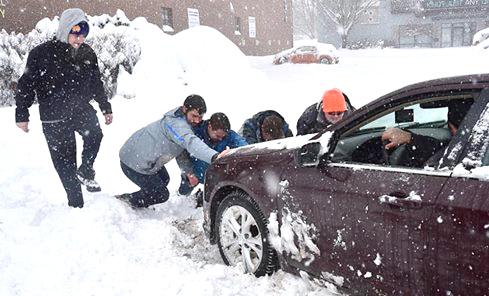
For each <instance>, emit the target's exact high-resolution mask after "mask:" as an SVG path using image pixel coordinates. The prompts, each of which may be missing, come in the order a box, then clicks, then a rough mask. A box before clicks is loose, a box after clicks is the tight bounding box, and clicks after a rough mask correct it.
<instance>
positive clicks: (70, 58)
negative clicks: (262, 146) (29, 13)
mask: <svg viewBox="0 0 489 296" xmlns="http://www.w3.org/2000/svg"><path fill="white" fill-rule="evenodd" d="M88 33H89V25H88V21H87V18H86V16H85V14H84V12H83V11H82V10H81V9H77V8H73V9H68V10H65V11H64V12H63V14H62V15H61V18H60V21H59V28H58V31H57V33H56V38H55V39H53V40H51V41H48V42H46V43H43V44H41V45H39V46H37V47H35V48H34V49H33V50H32V51H31V52H30V53H29V56H28V60H27V64H26V70H25V72H24V74H23V75H22V77H21V78H20V79H19V82H18V88H17V93H16V106H17V108H16V123H17V126H18V127H19V128H21V129H22V130H23V131H25V132H28V122H29V111H28V108H29V107H30V106H31V105H32V104H33V102H34V100H35V98H36V97H37V100H38V102H39V109H40V117H41V121H42V128H43V133H44V135H45V138H46V141H47V144H48V147H49V151H50V154H51V158H52V161H53V165H54V167H55V169H56V171H57V173H58V175H59V177H60V179H61V182H62V184H63V186H64V189H65V190H66V193H67V196H68V205H69V206H72V207H78V208H81V207H83V205H84V201H83V196H82V190H81V185H85V186H86V188H87V190H88V191H100V190H101V189H100V186H99V185H98V183H97V182H96V181H95V171H94V169H93V164H94V161H95V158H96V156H97V153H98V150H99V147H100V143H101V141H102V137H103V135H102V131H101V128H100V125H99V122H98V119H97V117H96V111H95V110H94V108H93V107H92V105H91V104H90V101H91V100H95V101H96V102H97V103H98V104H99V107H100V109H101V111H102V113H103V114H104V117H105V123H106V124H110V123H111V122H112V119H113V117H112V109H111V104H110V103H109V102H108V100H107V97H106V95H105V93H104V89H103V85H102V81H101V75H100V71H99V68H98V64H97V57H96V55H95V53H94V52H93V50H92V49H91V48H90V46H88V45H87V44H85V43H84V41H85V37H86V36H87V35H88ZM353 110H354V108H353V106H352V105H351V104H350V102H349V99H348V97H347V96H346V95H345V94H343V93H342V92H341V91H340V90H338V89H330V90H327V91H326V92H325V93H324V94H323V96H322V99H321V100H320V102H318V103H315V104H313V105H311V106H309V107H308V108H307V109H306V110H305V111H304V113H303V114H302V116H301V117H300V118H299V120H298V122H297V135H305V134H311V133H316V132H319V131H321V130H323V129H324V128H326V127H327V126H329V125H330V124H333V123H336V122H338V121H339V120H341V119H342V118H343V117H344V116H345V115H346V114H348V113H349V112H352V111H353ZM206 111H207V107H206V104H205V101H204V99H203V98H202V97H201V96H199V95H190V96H188V97H186V98H185V100H184V102H183V104H182V106H178V107H176V108H174V109H172V110H170V111H168V112H167V113H166V114H165V115H164V116H163V117H162V118H161V119H159V120H157V121H155V122H153V123H150V124H149V125H147V126H145V127H143V128H141V129H140V130H138V131H136V132H135V133H134V134H133V135H132V136H131V137H130V138H129V139H128V140H127V141H126V142H125V144H124V145H123V146H122V148H121V149H120V152H119V157H120V166H121V169H122V171H123V173H124V174H125V175H126V176H127V178H129V179H130V180H131V181H132V182H133V183H135V184H136V185H137V186H138V187H139V188H140V190H139V191H137V192H134V193H126V194H121V195H118V196H117V197H118V198H119V199H121V200H123V201H126V202H128V203H129V204H130V205H131V206H132V207H135V208H139V207H148V206H150V205H154V204H158V203H163V202H165V201H166V200H167V199H168V197H169V191H168V189H167V185H168V183H169V180H170V176H169V174H168V172H167V170H166V168H165V164H167V163H168V162H169V161H170V160H172V159H176V161H177V163H178V165H179V167H180V169H181V179H182V181H181V185H180V188H179V193H180V194H182V195H188V194H190V192H192V190H193V188H195V186H196V185H198V184H199V183H203V181H204V175H205V171H206V169H207V168H208V166H209V164H210V163H211V162H212V161H214V160H215V159H217V158H219V157H222V156H224V155H226V154H227V153H228V151H229V148H236V147H240V146H244V145H248V144H254V143H259V142H264V141H269V140H274V139H281V138H285V137H291V136H293V134H292V131H291V130H290V128H289V125H288V123H287V122H286V120H285V119H284V117H283V116H282V115H280V114H279V113H278V112H276V111H273V110H266V111H262V112H259V113H257V114H255V115H254V116H252V117H251V118H249V119H247V120H246V121H245V122H244V124H243V126H242V127H241V129H240V130H239V132H238V133H237V132H235V131H233V130H232V129H231V125H230V122H229V119H228V117H227V116H226V115H225V114H224V113H214V114H212V115H211V116H210V118H209V119H206V120H203V116H204V114H205V113H206ZM75 132H77V133H79V134H80V135H81V136H82V138H83V152H82V163H81V165H80V166H79V167H77V161H76V140H75ZM394 133H395V131H394V132H391V133H390V134H389V135H387V136H386V139H389V137H391V140H392V141H394V139H395V140H398V139H399V136H397V135H396V136H394ZM398 144H399V143H396V145H398Z"/></svg>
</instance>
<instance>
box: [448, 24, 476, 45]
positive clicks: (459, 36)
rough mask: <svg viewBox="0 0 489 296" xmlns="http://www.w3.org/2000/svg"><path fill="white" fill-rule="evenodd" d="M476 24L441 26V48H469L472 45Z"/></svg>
mask: <svg viewBox="0 0 489 296" xmlns="http://www.w3.org/2000/svg"><path fill="white" fill-rule="evenodd" d="M475 28H476V23H453V24H442V25H441V47H456V46H468V45H470V44H471V43H472V37H473V36H474V34H475Z"/></svg>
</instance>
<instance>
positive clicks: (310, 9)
mask: <svg viewBox="0 0 489 296" xmlns="http://www.w3.org/2000/svg"><path fill="white" fill-rule="evenodd" d="M317 2H318V0H292V10H293V15H294V32H295V34H300V35H306V36H307V37H309V38H311V39H316V38H317V34H318V33H317V17H318V12H317Z"/></svg>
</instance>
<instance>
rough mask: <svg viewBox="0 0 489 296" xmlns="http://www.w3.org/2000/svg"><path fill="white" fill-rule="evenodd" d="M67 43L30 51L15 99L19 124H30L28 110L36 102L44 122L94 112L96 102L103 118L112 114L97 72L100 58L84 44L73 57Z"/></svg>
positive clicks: (42, 45)
mask: <svg viewBox="0 0 489 296" xmlns="http://www.w3.org/2000/svg"><path fill="white" fill-rule="evenodd" d="M74 52H75V51H74V48H72V46H71V45H69V44H68V43H64V42H60V41H57V40H51V41H48V42H45V43H43V44H41V45H39V46H37V47H35V48H34V49H32V50H31V52H30V53H29V56H28V58H27V65H26V69H25V72H24V74H23V75H22V77H20V79H19V83H18V86H17V94H16V97H15V101H16V105H17V109H16V111H15V120H16V122H27V121H29V110H28V108H29V107H30V106H31V105H32V104H33V103H34V99H35V98H36V95H37V99H38V101H39V112H40V115H41V120H42V121H58V120H64V119H70V118H72V117H73V116H75V115H77V116H79V115H80V114H86V112H95V110H94V109H93V107H92V105H90V101H91V100H95V101H97V103H98V104H99V106H100V109H101V110H102V112H103V113H104V114H107V113H112V110H111V106H110V103H109V102H108V101H107V96H106V95H105V91H104V87H103V84H102V80H101V75H100V70H99V68H98V62H97V56H96V55H95V52H94V51H93V50H92V48H91V47H90V46H88V45H87V44H82V45H81V46H80V48H79V49H78V50H77V51H76V55H75V54H74Z"/></svg>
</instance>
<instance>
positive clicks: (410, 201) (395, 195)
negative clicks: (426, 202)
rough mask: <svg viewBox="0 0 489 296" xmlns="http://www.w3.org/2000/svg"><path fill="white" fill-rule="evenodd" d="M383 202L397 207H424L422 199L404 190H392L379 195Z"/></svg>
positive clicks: (412, 208)
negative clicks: (403, 191) (415, 197)
mask: <svg viewBox="0 0 489 296" xmlns="http://www.w3.org/2000/svg"><path fill="white" fill-rule="evenodd" d="M379 201H380V203H381V204H386V205H388V206H389V207H391V208H395V209H410V210H419V209H421V208H422V203H421V200H419V199H414V198H412V197H410V196H408V195H407V194H405V193H402V192H392V193H390V194H389V195H382V196H381V197H379Z"/></svg>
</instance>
